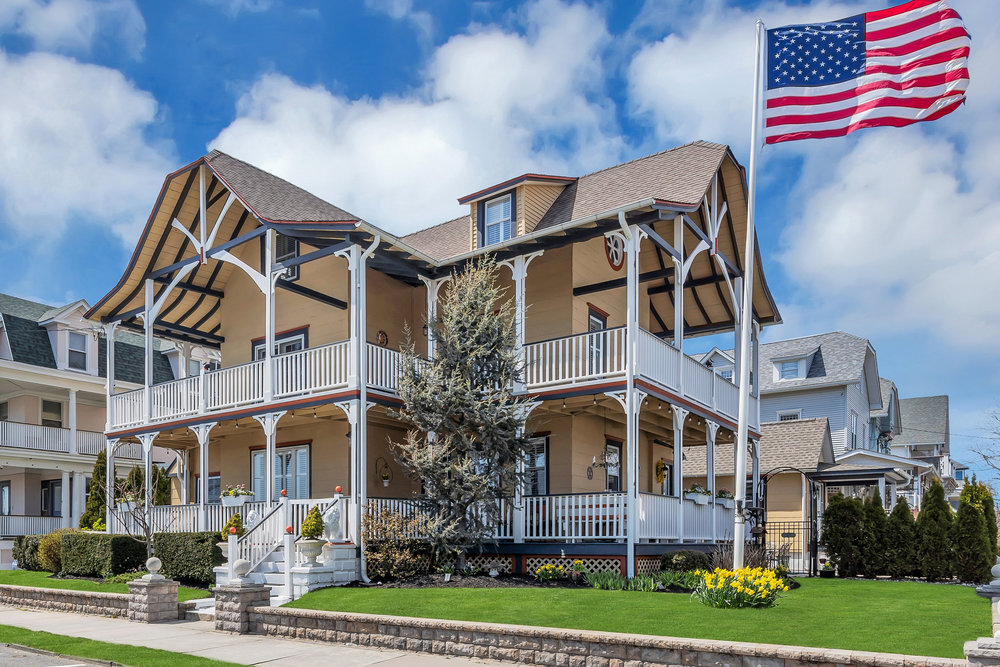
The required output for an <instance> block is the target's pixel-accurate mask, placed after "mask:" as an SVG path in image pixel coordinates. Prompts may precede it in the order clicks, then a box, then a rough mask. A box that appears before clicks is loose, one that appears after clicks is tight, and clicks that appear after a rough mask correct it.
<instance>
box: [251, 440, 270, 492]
mask: <svg viewBox="0 0 1000 667" xmlns="http://www.w3.org/2000/svg"><path fill="white" fill-rule="evenodd" d="M250 486H251V488H252V489H253V499H254V502H258V503H259V502H263V500H264V494H265V493H266V491H267V490H266V488H265V487H266V484H265V483H264V452H254V454H253V479H252V481H251V483H250Z"/></svg>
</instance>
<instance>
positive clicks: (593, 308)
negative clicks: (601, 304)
mask: <svg viewBox="0 0 1000 667" xmlns="http://www.w3.org/2000/svg"><path fill="white" fill-rule="evenodd" d="M587 308H589V309H590V310H591V311H593V312H595V313H597V314H598V315H600V316H601V317H603V318H604V325H605V326H607V324H608V320H609V319H610V318H611V313H609V312H607V311H606V310H603V309H601V308H598V307H597V306H595V305H594V304H592V303H591V302H589V301H588V302H587Z"/></svg>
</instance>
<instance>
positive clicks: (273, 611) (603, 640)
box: [247, 606, 966, 667]
mask: <svg viewBox="0 0 1000 667" xmlns="http://www.w3.org/2000/svg"><path fill="white" fill-rule="evenodd" d="M247 613H248V621H249V622H248V628H247V629H248V631H249V632H255V633H260V634H265V635H273V636H278V637H289V638H296V639H312V640H316V641H326V642H337V643H343V644H355V645H360V646H375V647H380V648H389V649H403V650H408V651H421V652H425V653H434V654H438V655H454V656H464V657H475V658H483V659H491V660H503V661H507V662H521V663H530V664H536V665H566V666H569V667H594V666H598V667H645V666H647V665H650V666H652V665H694V666H699V667H701V666H704V667H709V666H712V667H715V666H722V665H732V666H734V667H805V666H812V665H815V666H817V667H835V666H840V665H845V666H846V665H868V666H875V667H938V666H940V667H959V666H964V665H965V664H966V663H965V661H964V660H951V659H947V658H927V657H919V656H904V655H897V654H891V653H869V652H864V651H842V650H834V649H819V648H804V647H800V646H779V645H772V644H751V643H743V642H723V641H713V640H704V639H682V638H675V637H654V636H649V635H631V634H623V633H615V632H590V631H582V630H562V629H557V628H537V627H532V626H520V625H501V624H493V623H470V622H465V621H444V620H437V619H422V618H405V617H399V616H378V615H371V614H352V613H344V612H329V611H315V610H311V609H292V608H282V607H265V606H250V607H248V608H247Z"/></svg>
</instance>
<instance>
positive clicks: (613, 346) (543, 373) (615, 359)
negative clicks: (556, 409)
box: [524, 327, 625, 388]
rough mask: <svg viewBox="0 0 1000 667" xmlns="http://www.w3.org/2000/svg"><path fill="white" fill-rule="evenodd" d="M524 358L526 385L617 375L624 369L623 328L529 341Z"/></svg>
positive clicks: (551, 383) (531, 386) (574, 381)
mask: <svg viewBox="0 0 1000 667" xmlns="http://www.w3.org/2000/svg"><path fill="white" fill-rule="evenodd" d="M524 357H525V383H526V384H527V385H528V387H529V388H536V387H544V386H547V385H555V384H572V383H576V382H585V381H589V380H594V379H597V378H601V377H605V376H608V375H618V374H620V373H624V372H625V328H624V327H618V328H616V329H605V330H603V331H593V332H590V333H585V334H578V335H576V336H566V337H564V338H554V339H552V340H545V341H541V342H538V343H529V344H528V345H525V346H524Z"/></svg>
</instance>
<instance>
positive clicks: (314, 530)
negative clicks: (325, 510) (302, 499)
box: [295, 506, 326, 567]
mask: <svg viewBox="0 0 1000 667" xmlns="http://www.w3.org/2000/svg"><path fill="white" fill-rule="evenodd" d="M299 533H300V534H301V536H302V537H301V538H299V540H298V542H296V543H295V545H296V546H297V547H298V549H299V553H300V554H302V556H303V557H304V558H305V559H306V563H305V566H306V567H315V566H316V565H317V563H316V558H318V557H319V555H320V554H321V553H323V545H324V544H326V540H322V539H320V536H322V535H323V515H322V514H321V513H320V511H319V507H318V506H317V507H313V508H312V509H311V510H309V513H308V514H306V518H305V519H303V520H302V525H301V526H300V528H299Z"/></svg>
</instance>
